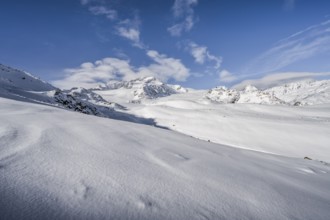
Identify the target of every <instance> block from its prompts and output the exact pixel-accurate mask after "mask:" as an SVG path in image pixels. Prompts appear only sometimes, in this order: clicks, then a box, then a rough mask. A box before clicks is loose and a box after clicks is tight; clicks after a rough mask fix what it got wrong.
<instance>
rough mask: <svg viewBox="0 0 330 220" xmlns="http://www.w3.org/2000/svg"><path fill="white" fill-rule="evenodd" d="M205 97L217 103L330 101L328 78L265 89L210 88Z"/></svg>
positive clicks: (314, 103)
mask: <svg viewBox="0 0 330 220" xmlns="http://www.w3.org/2000/svg"><path fill="white" fill-rule="evenodd" d="M205 97H206V98H208V99H210V100H212V101H215V102H218V103H253V104H267V105H278V104H288V105H295V106H301V105H317V104H326V103H330V80H322V81H315V80H304V81H299V82H294V83H287V84H284V85H281V86H276V87H273V88H269V89H266V90H259V89H257V88H256V87H254V86H251V85H249V86H246V87H245V89H243V90H235V89H227V88H226V87H223V86H221V87H217V88H214V89H210V90H209V91H208V92H207V94H206V95H205Z"/></svg>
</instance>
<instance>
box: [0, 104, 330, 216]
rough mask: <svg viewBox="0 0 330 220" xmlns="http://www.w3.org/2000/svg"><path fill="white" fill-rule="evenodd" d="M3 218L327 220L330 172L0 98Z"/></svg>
mask: <svg viewBox="0 0 330 220" xmlns="http://www.w3.org/2000/svg"><path fill="white" fill-rule="evenodd" d="M0 121H1V123H0V198H1V199H0V219H328V218H329V216H330V208H329V204H330V188H329V185H330V174H329V172H330V167H329V166H328V165H326V164H324V163H321V162H318V161H313V160H304V159H293V158H285V157H280V156H275V155H268V154H263V153H258V152H253V151H247V150H240V149H235V148H231V147H226V146H223V145H218V144H212V143H208V142H204V141H199V140H196V139H194V138H191V137H189V136H185V135H182V134H178V133H175V132H173V131H169V130H164V129H158V128H154V127H151V126H146V125H139V124H132V123H128V122H121V121H115V120H111V119H104V118H99V117H95V116H88V115H83V114H77V113H74V112H69V111H65V110H61V109H57V108H53V107H48V106H42V105H36V104H31V103H23V102H17V101H12V100H7V99H3V98H0Z"/></svg>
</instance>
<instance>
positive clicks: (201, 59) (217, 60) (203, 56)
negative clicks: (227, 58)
mask: <svg viewBox="0 0 330 220" xmlns="http://www.w3.org/2000/svg"><path fill="white" fill-rule="evenodd" d="M186 49H187V50H188V51H189V52H190V54H191V55H192V56H193V57H194V59H195V62H196V63H199V64H204V63H205V62H206V61H207V62H213V63H214V66H213V67H214V69H219V68H220V67H221V63H222V58H221V57H219V56H215V55H213V54H211V52H210V51H209V49H208V48H207V47H206V46H201V45H198V44H196V43H195V42H192V41H188V46H187V48H186Z"/></svg>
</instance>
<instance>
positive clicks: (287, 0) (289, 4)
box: [283, 0, 296, 11]
mask: <svg viewBox="0 0 330 220" xmlns="http://www.w3.org/2000/svg"><path fill="white" fill-rule="evenodd" d="M295 4H296V0H284V3H283V9H284V10H285V11H291V10H293V9H294V7H295Z"/></svg>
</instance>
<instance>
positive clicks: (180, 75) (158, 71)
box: [138, 50, 190, 81]
mask: <svg viewBox="0 0 330 220" xmlns="http://www.w3.org/2000/svg"><path fill="white" fill-rule="evenodd" d="M147 55H148V56H149V57H150V58H151V59H152V60H153V61H154V62H155V63H154V64H151V65H149V66H147V67H140V68H139V72H138V73H139V74H140V75H143V76H150V75H151V76H155V77H157V78H159V79H160V80H162V81H167V80H168V79H170V78H172V79H175V80H176V81H185V80H186V79H187V78H188V77H189V75H190V73H189V69H188V68H187V67H185V66H184V65H183V64H182V62H181V60H179V59H175V58H172V57H167V56H166V55H164V54H159V53H158V52H157V51H155V50H148V51H147Z"/></svg>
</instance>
